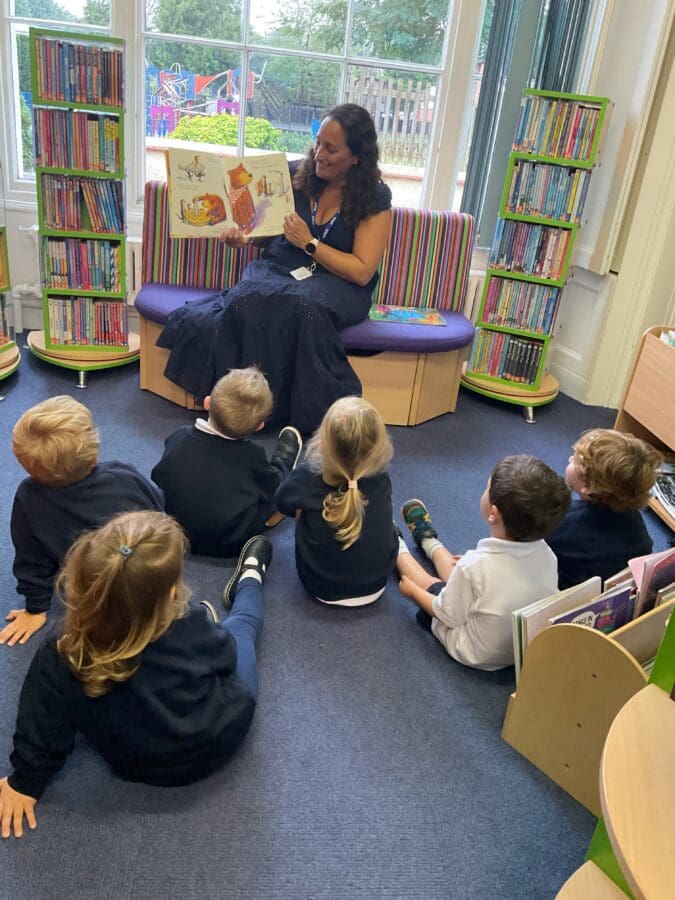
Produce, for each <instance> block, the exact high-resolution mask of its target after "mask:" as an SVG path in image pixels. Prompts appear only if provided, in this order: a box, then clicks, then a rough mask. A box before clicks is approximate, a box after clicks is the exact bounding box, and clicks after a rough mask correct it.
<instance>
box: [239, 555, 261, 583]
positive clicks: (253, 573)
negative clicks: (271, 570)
mask: <svg viewBox="0 0 675 900" xmlns="http://www.w3.org/2000/svg"><path fill="white" fill-rule="evenodd" d="M257 565H258V560H257V559H256V558H255V557H254V556H249V557H248V558H247V559H245V560H244V571H243V572H242V573H241V575H240V576H239V581H243V580H244V578H255V580H256V581H257V582H258V583H259V584H262V577H261V575H260V572H259V571H258V569H247V568H246V566H257ZM262 570H263V572H264V571H265V566H262Z"/></svg>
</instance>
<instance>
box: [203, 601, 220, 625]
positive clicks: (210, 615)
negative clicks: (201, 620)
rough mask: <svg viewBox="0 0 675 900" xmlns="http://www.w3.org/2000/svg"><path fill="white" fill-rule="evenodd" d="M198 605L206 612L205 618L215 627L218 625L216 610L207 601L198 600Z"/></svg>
mask: <svg viewBox="0 0 675 900" xmlns="http://www.w3.org/2000/svg"><path fill="white" fill-rule="evenodd" d="M199 605H200V606H203V607H204V609H205V610H206V616H207V618H209V619H210V620H211V621H212V622H213V623H214V624H215V625H217V624H218V622H219V621H220V619H219V618H218V613H217V612H216V608H215V606H214V605H213V603H211V602H210V601H209V600H200V601H199Z"/></svg>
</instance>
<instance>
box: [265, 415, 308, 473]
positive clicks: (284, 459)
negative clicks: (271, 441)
mask: <svg viewBox="0 0 675 900" xmlns="http://www.w3.org/2000/svg"><path fill="white" fill-rule="evenodd" d="M301 453H302V435H301V434H300V432H299V431H298V429H297V428H294V427H293V426H292V425H286V427H285V428H282V429H281V431H280V432H279V437H278V438H277V445H276V447H275V448H274V452H273V453H272V460H275V459H278V460H279V462H281V463H282V464H283V465H285V466H287V467H288V469H289V470H293V469H294V468H295V467H296V466H297V464H298V460H299V459H300V454H301Z"/></svg>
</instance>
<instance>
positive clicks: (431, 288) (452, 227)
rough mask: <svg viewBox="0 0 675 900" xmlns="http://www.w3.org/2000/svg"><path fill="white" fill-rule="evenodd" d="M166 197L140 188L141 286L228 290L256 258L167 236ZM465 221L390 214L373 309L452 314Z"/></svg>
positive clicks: (159, 185) (441, 215)
mask: <svg viewBox="0 0 675 900" xmlns="http://www.w3.org/2000/svg"><path fill="white" fill-rule="evenodd" d="M168 198H169V192H168V189H167V186H166V184H165V183H164V182H160V181H149V182H148V183H147V184H146V185H145V210H144V215H143V252H142V279H141V280H142V282H143V284H146V283H155V284H170V285H181V286H184V287H203V288H213V289H214V290H221V289H223V288H228V287H232V285H234V284H236V283H237V282H238V281H239V280H240V278H241V276H242V273H243V271H244V269H245V268H246V266H247V264H248V263H249V262H250V260H252V259H255V258H256V257H257V256H258V255H259V250H258V249H257V248H256V247H254V246H253V245H251V244H249V245H248V247H246V248H245V249H243V250H232V249H230V248H229V247H228V246H227V245H226V244H225V243H224V242H223V241H219V240H217V239H215V238H206V239H205V238H187V239H186V238H183V239H178V238H172V237H170V235H169V203H168ZM473 231H474V221H473V218H472V217H471V216H470V215H468V214H466V213H449V212H435V211H432V210H417V209H402V208H399V207H395V208H394V210H393V215H392V225H391V234H390V237H389V242H388V245H387V249H386V250H385V253H384V257H383V259H382V263H381V264H380V280H379V283H378V285H377V287H376V288H375V292H374V294H373V303H387V304H391V305H395V306H414V307H419V306H431V307H434V308H436V309H447V310H453V311H460V310H461V309H462V305H463V302H464V295H465V293H466V288H467V284H468V280H469V268H470V265H471V249H472V246H473Z"/></svg>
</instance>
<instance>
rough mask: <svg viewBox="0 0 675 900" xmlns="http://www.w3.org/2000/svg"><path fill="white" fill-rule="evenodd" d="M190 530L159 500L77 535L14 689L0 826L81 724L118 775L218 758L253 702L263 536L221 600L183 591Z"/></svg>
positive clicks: (185, 772) (17, 829) (229, 747)
mask: <svg viewBox="0 0 675 900" xmlns="http://www.w3.org/2000/svg"><path fill="white" fill-rule="evenodd" d="M186 547H187V540H186V538H185V535H184V534H183V531H182V530H181V527H180V525H179V524H178V522H176V520H175V519H172V518H171V517H170V516H167V515H166V514H165V513H162V512H149V511H147V512H146V511H139V512H129V513H122V514H121V515H118V516H115V517H114V518H112V519H110V520H109V521H108V522H107V524H105V525H103V526H101V528H98V529H97V530H96V531H89V532H86V533H84V534H83V535H82V536H81V537H79V538H78V539H77V540H76V541H75V543H74V544H73V546H72V547H71V548H70V550H69V551H68V554H67V555H66V558H65V560H64V563H63V567H62V569H61V572H60V574H59V576H58V579H57V582H56V592H57V596H58V597H59V599H60V600H61V601H62V603H63V605H64V606H65V614H64V616H63V619H62V621H61V622H60V623H58V624H57V626H56V627H55V630H54V631H53V633H52V634H50V635H48V637H47V639H46V640H45V642H44V643H43V644H42V646H40V647H39V648H38V651H37V653H36V655H35V658H34V659H33V662H32V664H31V666H30V668H29V670H28V674H27V675H26V680H25V682H24V685H23V689H22V691H21V699H20V701H19V712H18V716H17V724H16V732H15V734H14V752H13V753H12V755H11V757H10V762H11V764H12V767H13V771H12V773H11V774H10V775H9V777H8V778H2V779H0V834H1V835H2V837H3V838H6V837H9V836H10V834H11V833H12V831H13V832H14V834H15V836H16V837H21V835H22V834H23V819H24V817H25V818H26V821H27V822H28V825H29V827H30V828H35V826H36V820H35V804H36V802H37V801H38V800H39V798H40V797H41V796H42V792H43V791H44V789H45V788H46V786H47V784H48V782H49V781H50V779H51V778H52V777H53V776H54V775H55V774H56V773H57V772H58V771H59V769H60V768H61V766H62V765H63V764H64V763H65V761H66V758H67V757H68V755H69V754H70V752H71V751H72V750H73V747H74V744H75V736H76V733H77V732H81V733H82V734H83V735H84V736H85V737H86V738H87V740H88V741H89V743H90V744H91V746H92V747H93V748H94V749H95V750H96V751H98V753H100V754H101V756H102V757H103V758H104V760H105V761H106V762H107V763H108V765H109V766H110V768H111V769H112V770H113V772H114V773H115V774H116V775H118V776H119V777H120V778H124V779H126V780H127V781H143V782H145V783H146V784H154V785H161V786H164V785H183V784H190V783H192V782H193V781H197V779H199V778H203V777H204V776H206V775H209V774H210V773H211V772H213V771H214V770H215V769H217V768H218V767H219V766H221V765H222V764H223V763H224V762H225V760H226V759H227V758H228V756H229V755H230V754H231V753H232V751H233V750H234V749H235V748H236V747H237V746H238V745H239V744H240V743H241V741H242V739H243V737H244V735H245V734H246V732H247V731H248V728H249V725H250V724H251V719H252V717H253V711H254V709H255V704H256V696H257V689H258V677H257V668H256V655H255V641H256V638H257V636H258V634H259V632H260V629H261V627H262V619H263V583H264V580H265V573H266V570H267V567H268V566H269V563H270V561H271V559H272V547H271V544H270V542H269V541H268V540H267V538H264V537H260V536H256V537H252V538H251V539H250V540H249V541H247V542H246V544H245V546H244V548H243V550H242V554H241V556H240V559H239V563H238V565H237V568H236V570H235V572H234V574H233V576H232V578H230V581H229V582H228V584H227V586H226V588H225V592H224V595H223V600H224V603H225V605H226V606H231V611H230V613H229V615H228V616H227V619H226V620H225V621H224V622H223V623H222V624H220V623H219V622H218V615H217V613H216V611H215V608H214V607H213V606H212V605H211V604H210V603H209V602H208V601H205V600H203V601H201V603H200V604H192V603H190V602H189V597H188V590H187V588H186V587H185V585H184V583H183V578H182V569H183V556H184V554H185V550H186Z"/></svg>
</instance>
